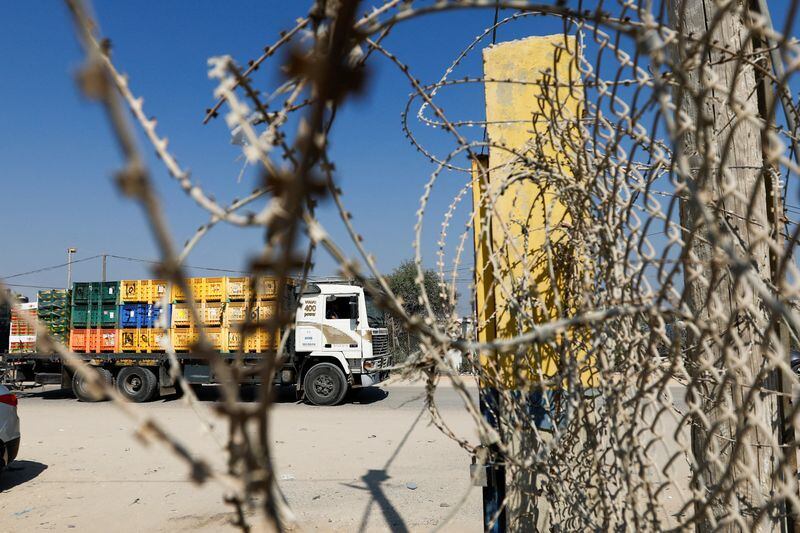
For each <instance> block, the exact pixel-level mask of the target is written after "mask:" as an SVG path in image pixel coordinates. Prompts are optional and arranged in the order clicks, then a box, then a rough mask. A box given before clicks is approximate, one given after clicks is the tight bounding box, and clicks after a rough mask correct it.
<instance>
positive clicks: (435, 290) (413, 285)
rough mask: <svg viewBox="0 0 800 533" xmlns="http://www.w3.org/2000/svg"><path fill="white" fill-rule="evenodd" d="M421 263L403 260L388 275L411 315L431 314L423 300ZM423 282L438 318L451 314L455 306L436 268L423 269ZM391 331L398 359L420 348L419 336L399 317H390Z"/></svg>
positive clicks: (393, 289) (390, 282)
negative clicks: (419, 266)
mask: <svg viewBox="0 0 800 533" xmlns="http://www.w3.org/2000/svg"><path fill="white" fill-rule="evenodd" d="M417 276H418V272H417V266H416V264H415V263H414V261H413V260H411V259H409V260H408V261H404V262H402V263H401V264H400V265H399V266H398V267H397V268H395V269H394V270H393V271H392V273H391V274H389V275H388V276H386V281H387V282H388V284H389V288H390V289H391V290H392V292H393V293H394V294H395V296H399V297H400V298H402V299H403V309H404V310H405V312H406V313H407V314H408V315H409V316H415V315H417V316H428V313H427V311H426V310H425V305H424V304H422V303H420V301H419V300H420V296H421V295H422V290H421V289H422V287H420V285H419V284H418V283H417V281H416V279H417ZM423 280H424V282H423V286H424V288H425V294H426V295H427V296H428V299H429V300H430V303H431V308H432V310H433V314H434V318H435V319H437V320H441V319H444V318H446V317H447V315H448V314H449V313H450V310H451V309H452V303H453V302H449V301H448V299H447V298H446V297H445V296H443V294H442V290H441V288H440V285H439V277H438V276H437V275H436V272H435V271H433V270H432V269H423ZM388 327H389V334H390V335H391V337H392V346H393V347H394V348H395V349H396V350H397V352H396V354H395V357H396V362H398V363H399V362H402V361H404V360H405V358H406V357H407V356H408V354H409V353H411V352H413V351H415V350H417V348H418V347H419V339H418V338H417V337H416V336H415V335H414V334H413V333H411V332H409V331H408V330H407V329H406V328H405V325H404V324H403V323H402V321H401V320H399V319H398V318H397V317H391V316H390V317H389V322H388Z"/></svg>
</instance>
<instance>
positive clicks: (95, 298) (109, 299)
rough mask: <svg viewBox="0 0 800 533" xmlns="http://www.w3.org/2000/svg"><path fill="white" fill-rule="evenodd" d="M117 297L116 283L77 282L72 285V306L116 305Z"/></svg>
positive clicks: (117, 286)
mask: <svg viewBox="0 0 800 533" xmlns="http://www.w3.org/2000/svg"><path fill="white" fill-rule="evenodd" d="M118 296H119V282H118V281H92V282H85V281H78V282H75V283H73V284H72V303H73V304H78V303H92V302H103V303H109V304H116V303H117V297H118Z"/></svg>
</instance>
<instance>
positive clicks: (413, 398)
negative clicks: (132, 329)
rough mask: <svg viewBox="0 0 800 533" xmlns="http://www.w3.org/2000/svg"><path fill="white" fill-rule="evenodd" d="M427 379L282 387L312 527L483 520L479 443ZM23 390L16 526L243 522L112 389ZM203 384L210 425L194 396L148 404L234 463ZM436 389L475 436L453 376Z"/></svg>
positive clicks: (289, 470) (8, 501) (199, 526)
mask: <svg viewBox="0 0 800 533" xmlns="http://www.w3.org/2000/svg"><path fill="white" fill-rule="evenodd" d="M422 393H423V389H422V387H421V386H419V385H417V384H408V383H405V384H390V385H388V386H385V387H382V388H373V389H369V390H366V391H364V392H362V393H361V394H360V395H358V396H355V397H354V398H351V399H349V400H348V402H347V403H346V404H344V405H340V406H337V407H332V408H324V407H312V406H309V405H304V404H297V403H295V402H294V400H293V398H292V397H291V396H290V395H284V396H282V398H281V402H280V403H279V405H277V407H276V408H275V410H274V411H273V423H272V433H273V441H274V450H275V456H276V463H277V468H278V475H279V477H280V479H281V481H280V486H281V488H282V490H283V491H284V493H285V494H286V496H287V498H288V500H289V503H290V505H291V507H292V509H293V511H294V512H295V513H296V515H297V522H298V529H299V530H301V531H354V530H369V531H386V530H392V531H429V530H432V529H434V528H436V527H437V526H439V525H441V524H443V523H444V522H445V519H446V518H447V517H448V516H449V515H453V516H452V519H451V520H450V521H449V522H447V523H446V525H445V526H444V528H443V529H444V530H445V531H480V530H481V494H480V489H478V488H475V487H470V482H469V462H470V460H469V457H468V456H467V455H466V453H464V452H463V451H462V450H461V449H460V448H459V447H458V446H457V445H456V444H455V443H454V442H453V441H452V440H450V439H448V438H447V437H445V436H444V435H443V434H442V433H441V432H440V431H439V430H438V429H436V428H435V427H433V426H431V425H430V424H429V418H428V415H427V412H425V411H423V405H422V400H421V396H422ZM22 396H23V397H21V399H20V402H19V413H20V418H21V422H22V444H21V448H20V453H19V457H18V459H17V461H16V462H15V463H13V464H12V465H11V466H10V468H9V469H8V470H7V471H6V472H5V473H4V474H3V475H2V476H0V492H2V496H0V529H2V530H3V531H38V530H42V531H44V530H53V531H64V530H70V529H74V530H77V531H121V532H124V531H137V532H139V531H170V532H174V531H189V530H191V531H225V530H233V528H232V526H231V525H230V519H231V516H232V515H231V508H230V507H229V506H227V505H225V503H224V502H223V496H224V492H223V489H222V488H221V487H219V486H218V485H215V484H213V483H208V484H205V485H203V486H196V485H193V484H192V483H191V482H190V481H188V476H187V469H186V467H185V466H184V465H183V464H182V463H181V462H179V461H178V460H177V459H175V458H174V457H173V456H171V455H170V454H169V453H166V452H165V451H164V450H163V449H162V448H159V447H146V446H144V445H143V444H142V443H140V442H139V441H137V440H136V439H135V438H134V437H133V436H132V433H133V427H132V424H131V422H130V420H129V419H127V418H126V417H125V416H124V415H123V414H122V413H121V412H120V411H119V410H118V409H116V408H115V407H114V406H113V405H111V404H110V403H108V402H106V403H98V404H86V403H80V402H77V401H75V400H74V399H72V398H69V397H65V395H64V394H63V393H61V392H60V391H57V390H53V389H48V390H34V391H29V392H27V393H25V394H24V395H22ZM202 398H203V401H202V402H201V413H202V416H204V417H206V418H207V419H209V420H212V421H214V420H216V425H215V427H214V429H213V431H211V432H208V431H206V430H204V429H203V428H202V426H201V424H199V423H198V416H197V415H196V414H195V413H194V411H193V410H192V409H191V408H190V407H189V406H187V405H186V404H185V403H184V402H183V401H181V400H177V399H174V398H172V399H167V400H159V401H156V402H152V403H148V404H145V405H142V406H141V407H142V408H143V409H145V410H146V411H147V412H148V413H150V414H152V415H153V416H155V417H156V418H157V419H158V420H160V421H161V422H162V423H164V424H165V425H167V426H168V427H170V428H172V429H173V431H174V432H175V433H176V434H177V435H179V436H181V438H182V439H183V441H184V442H186V443H187V444H188V445H189V446H190V448H191V449H192V451H193V452H194V453H196V454H197V455H200V456H205V457H209V458H212V459H213V463H214V464H215V465H217V466H218V467H220V468H222V467H223V466H224V454H223V453H222V452H220V443H224V436H225V433H226V426H225V424H224V422H222V421H219V419H215V417H214V415H213V414H211V412H212V407H213V404H214V400H215V393H214V391H204V392H203V395H202ZM437 401H438V402H439V403H440V406H441V408H442V411H443V413H444V416H445V418H446V420H447V422H448V423H449V424H450V425H451V426H452V428H453V429H454V430H456V431H457V432H459V434H460V435H463V436H466V437H469V438H470V439H472V440H474V439H475V431H474V430H473V429H472V424H471V422H470V420H469V418H468V415H467V414H466V412H465V411H464V410H463V409H462V408H460V405H461V402H460V399H459V398H458V397H457V395H456V394H455V393H454V392H453V391H452V389H449V386H448V387H443V388H442V390H441V391H440V392H439V393H437ZM462 500H463V502H462ZM460 502H461V505H459V503H460Z"/></svg>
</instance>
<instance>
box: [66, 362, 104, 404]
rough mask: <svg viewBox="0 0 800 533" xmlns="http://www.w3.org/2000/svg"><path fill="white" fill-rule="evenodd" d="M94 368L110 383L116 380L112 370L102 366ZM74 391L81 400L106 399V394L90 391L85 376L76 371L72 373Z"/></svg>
mask: <svg viewBox="0 0 800 533" xmlns="http://www.w3.org/2000/svg"><path fill="white" fill-rule="evenodd" d="M93 368H94V370H96V371H97V373H98V374H100V378H101V379H102V380H103V381H104V382H105V383H106V384H108V385H111V383H112V382H113V381H114V378H113V377H112V376H111V372H109V371H108V370H106V369H105V368H100V367H93ZM72 393H73V394H74V395H75V397H76V398H77V399H78V401H79V402H100V401H103V400H105V399H106V397H105V395H100V396H97V395H96V394H92V393H90V392H89V389H88V387H87V385H86V380H85V379H83V376H81V375H80V374H78V373H77V372H75V374H73V375H72Z"/></svg>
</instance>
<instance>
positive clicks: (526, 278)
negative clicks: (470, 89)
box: [473, 35, 589, 389]
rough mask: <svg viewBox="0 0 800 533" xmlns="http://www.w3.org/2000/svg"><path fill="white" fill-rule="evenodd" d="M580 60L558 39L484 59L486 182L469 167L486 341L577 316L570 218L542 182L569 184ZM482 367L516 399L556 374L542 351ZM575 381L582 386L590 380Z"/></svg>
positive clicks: (510, 47) (503, 47) (491, 360)
mask: <svg viewBox="0 0 800 533" xmlns="http://www.w3.org/2000/svg"><path fill="white" fill-rule="evenodd" d="M577 58H578V49H577V42H576V40H575V38H574V37H572V36H564V35H554V36H547V37H529V38H526V39H520V40H517V41H510V42H506V43H501V44H498V45H493V46H491V47H489V48H486V49H485V50H484V52H483V60H484V76H485V78H486V82H485V94H486V120H487V123H488V124H487V131H488V137H489V139H490V141H491V142H492V143H494V144H495V145H499V146H492V147H491V148H490V150H489V157H488V162H486V163H484V165H486V167H488V176H487V172H486V171H485V169H484V171H483V172H479V171H480V170H481V166H480V163H479V162H478V161H473V184H474V185H473V205H474V207H475V209H476V219H478V218H479V219H480V221H476V226H475V229H476V232H475V235H476V276H477V277H476V281H477V282H478V284H477V285H478V294H477V302H478V309H479V311H478V312H479V314H478V322H479V324H480V323H482V322H483V323H486V324H487V327H486V328H485V330H484V336H483V338H484V339H485V340H491V338H492V336H494V337H495V338H500V339H503V338H511V337H514V336H516V335H519V334H521V333H525V332H527V331H530V330H531V329H532V328H533V327H534V326H535V325H536V324H541V323H545V322H548V321H550V320H553V319H555V318H558V317H564V316H569V315H570V314H571V312H573V310H574V309H573V308H574V305H575V302H573V301H570V294H569V290H568V287H567V286H568V284H569V281H570V279H572V278H573V277H574V268H575V264H574V261H571V260H570V254H574V253H575V251H574V250H573V249H572V248H571V244H570V242H569V238H568V236H567V234H566V233H565V231H564V225H565V224H568V223H569V221H570V213H569V212H568V210H567V209H566V206H564V205H563V204H562V202H561V201H560V200H559V199H558V198H557V197H556V196H555V195H554V191H553V190H552V189H553V185H552V182H551V184H550V185H546V184H545V182H546V179H545V178H546V176H547V175H548V173H550V174H558V175H560V179H562V180H563V179H564V178H566V179H569V177H570V176H571V172H572V165H571V164H570V160H574V155H575V154H573V153H571V152H570V150H572V146H571V145H570V142H568V139H569V138H570V137H572V138H573V139H575V140H578V139H579V136H578V129H577V127H576V125H577V119H578V117H579V115H580V113H581V112H582V106H581V102H582V91H581V89H580V88H575V87H573V86H572V85H573V84H575V82H577V81H578V80H579V79H580V75H579V71H578V64H577ZM578 144H579V143H578ZM481 176H483V177H481ZM551 181H552V180H551ZM487 214H488V216H486V215H487ZM487 226H488V227H487ZM547 241H549V243H548V244H549V246H546V243H547ZM489 273H490V274H491V277H488V276H487V274H489ZM490 301H491V303H492V304H493V305H492V306H491V315H492V319H493V320H488V318H489V314H490V306H488V305H486V304H487V303H489V302H490ZM572 334H573V333H572V332H567V333H565V335H572ZM480 338H481V337H480V336H479V339H480ZM487 357H488V359H487ZM484 363H486V365H484V367H485V368H488V369H489V370H490V372H492V370H493V371H494V372H495V375H496V376H498V377H499V378H500V382H501V383H502V384H503V385H504V386H505V387H508V388H521V389H528V388H529V386H530V385H531V384H532V383H536V382H541V381H543V380H548V379H549V378H550V377H552V376H553V375H554V374H555V373H556V372H557V370H558V368H559V364H560V362H559V358H558V356H557V354H556V351H554V350H552V349H550V348H547V347H537V348H531V349H530V350H528V351H526V352H525V353H516V354H514V353H508V354H497V355H494V354H484ZM582 379H583V380H584V382H585V383H587V382H588V380H589V377H588V372H587V373H586V375H585V376H584V375H583V374H582Z"/></svg>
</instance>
